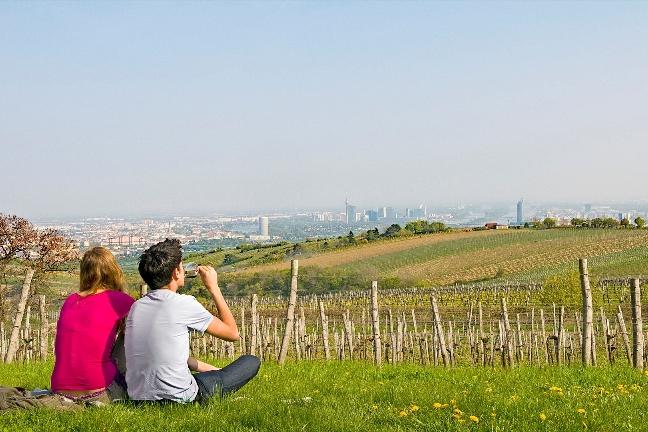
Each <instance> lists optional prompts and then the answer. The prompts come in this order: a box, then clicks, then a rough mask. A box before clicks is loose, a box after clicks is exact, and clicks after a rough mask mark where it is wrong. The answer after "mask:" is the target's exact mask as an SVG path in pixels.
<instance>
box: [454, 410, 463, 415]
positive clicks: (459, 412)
mask: <svg viewBox="0 0 648 432" xmlns="http://www.w3.org/2000/svg"><path fill="white" fill-rule="evenodd" d="M454 413H455V414H457V415H462V414H463V412H461V410H460V409H459V408H455V409H454Z"/></svg>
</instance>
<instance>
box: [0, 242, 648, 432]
mask: <svg viewBox="0 0 648 432" xmlns="http://www.w3.org/2000/svg"><path fill="white" fill-rule="evenodd" d="M493 233H494V232H493ZM455 236H456V237H455ZM412 241H415V242H417V246H416V247H413V248H410V249H403V250H401V251H400V252H394V250H393V249H391V251H390V252H389V253H387V252H386V250H389V249H390V248H392V247H394V245H402V244H405V243H408V242H412ZM401 242H402V243H401ZM427 242H430V244H427ZM372 246H373V245H369V246H364V247H359V248H357V249H353V248H350V249H349V250H345V251H338V252H335V253H331V255H329V256H327V255H326V254H321V255H318V254H315V255H313V256H312V257H310V258H306V259H304V260H292V261H288V262H287V264H284V263H280V264H276V265H280V266H286V265H287V266H288V267H289V269H288V274H287V275H286V276H285V277H282V278H280V281H281V282H282V283H285V284H286V286H285V290H284V291H283V294H275V293H273V294H264V293H262V292H260V293H252V294H245V295H232V293H230V295H229V296H228V298H227V299H228V303H229V304H230V306H231V308H232V310H233V312H234V314H235V316H236V318H237V321H238V324H239V329H240V333H241V339H240V340H239V341H237V342H223V341H220V340H217V339H215V338H213V337H210V336H205V335H200V334H192V337H191V346H190V348H191V352H192V355H194V356H196V357H199V358H201V359H203V360H205V361H208V362H210V363H212V364H216V365H225V364H227V363H228V362H229V361H231V360H232V359H234V358H236V357H237V356H239V355H242V354H254V355H257V356H259V357H260V358H261V359H262V360H263V364H262V369H261V372H260V374H259V376H258V377H257V378H256V379H255V380H253V381H252V383H251V384H250V385H249V386H247V387H245V388H244V389H243V390H242V391H241V392H240V393H238V394H237V395H235V396H234V397H232V398H230V399H226V400H223V401H213V402H212V403H210V404H209V406H207V407H195V406H186V407H168V409H165V408H159V407H131V406H128V405H126V406H111V407H107V408H104V409H102V410H99V411H96V410H89V411H86V412H84V413H82V414H80V415H76V416H71V415H70V414H68V413H52V412H48V411H36V412H33V413H27V412H14V413H11V414H8V415H5V416H4V417H3V421H4V424H6V425H7V426H6V427H8V428H10V429H16V428H20V427H21V426H22V425H24V424H29V425H31V426H30V427H32V429H33V430H69V429H70V428H72V429H76V430H90V429H93V430H113V429H115V428H118V429H120V430H122V429H123V430H148V429H149V428H150V427H151V425H153V427H154V428H161V427H165V428H166V429H168V430H186V428H187V427H190V428H193V429H209V428H214V427H216V428H217V429H219V430H237V431H238V430H358V431H360V430H368V429H372V430H418V429H426V430H467V429H469V430H580V429H583V428H590V429H594V430H612V429H619V430H633V429H635V430H636V429H639V430H641V420H640V418H639V417H640V416H639V414H638V413H639V412H641V408H640V407H642V406H643V405H644V404H645V402H646V400H647V398H646V395H645V390H644V388H645V386H646V385H648V381H647V380H648V375H645V374H643V373H642V372H643V367H644V365H645V363H646V361H648V358H646V353H648V347H647V346H646V341H645V338H644V336H643V334H644V329H645V326H644V325H643V321H642V317H641V311H642V304H645V303H646V301H648V299H646V294H645V291H646V290H645V289H643V292H642V285H643V284H645V282H646V280H647V279H648V276H642V275H648V271H647V270H648V268H647V266H646V263H647V262H648V260H647V259H646V250H647V246H646V237H645V235H644V233H643V232H636V231H627V232H625V231H621V230H617V231H616V232H613V231H600V232H597V231H577V230H565V231H561V230H556V231H555V232H551V233H550V234H547V232H541V231H536V232H534V231H519V232H510V233H505V234H500V233H494V234H491V233H489V232H478V233H450V234H440V235H431V236H424V237H420V238H414V239H406V240H399V241H395V242H393V243H392V242H385V243H384V244H379V245H376V246H377V247H378V246H379V247H380V251H381V252H380V253H378V250H373V251H371V252H368V253H367V254H366V255H362V257H361V256H360V254H358V253H359V252H360V251H362V250H363V248H370V247H372ZM388 246H389V247H388ZM409 246H412V245H411V243H410V244H409ZM398 247H399V248H400V247H401V246H398ZM585 252H589V253H591V254H593V255H592V257H591V258H590V259H589V260H586V261H583V262H581V264H580V265H579V260H578V255H580V254H581V253H585ZM245 253H255V252H253V251H252V252H245ZM257 253H258V252H257ZM352 253H356V254H358V260H357V262H352V261H349V262H346V261H344V262H343V260H340V259H339V256H338V255H339V254H342V255H341V256H346V254H352ZM334 255H335V256H336V258H335V259H337V260H338V261H334V260H333V258H334ZM453 256H454V257H455V258H454V260H453V259H452V258H451V257H453ZM324 257H326V260H331V261H329V264H326V262H327V261H324ZM470 257H472V258H470ZM573 257H576V258H573ZM199 258H200V257H199ZM208 259H210V258H209V256H205V257H204V260H203V261H202V262H208V261H206V260H208ZM319 259H321V260H322V261H319V263H320V264H321V265H323V266H326V265H328V266H329V267H318V268H323V269H327V268H328V269H335V268H338V269H339V268H344V267H346V268H351V267H353V266H356V267H355V269H356V270H354V271H361V270H362V271H370V269H372V268H374V269H375V268H382V271H384V274H387V275H390V274H399V273H398V272H404V271H407V272H410V273H411V272H413V271H414V270H412V269H415V268H416V266H420V268H419V270H416V271H417V272H420V273H419V274H425V275H428V274H432V275H433V274H436V273H435V272H437V271H439V272H440V270H437V268H436V266H437V265H440V263H441V262H445V263H446V264H445V265H446V266H445V271H447V272H450V270H452V269H453V268H454V269H457V270H456V273H454V274H453V273H448V274H452V275H453V276H452V277H447V278H446V279H444V280H447V281H450V282H448V283H446V284H441V283H435V284H434V285H433V286H425V285H424V284H423V285H421V286H410V287H393V286H389V285H387V284H384V281H385V280H388V278H387V279H381V278H377V279H376V281H375V282H372V281H368V282H367V283H366V284H365V285H364V286H363V287H361V288H360V289H352V290H348V289H347V290H337V291H331V292H324V293H318V294H314V293H312V292H311V291H310V290H304V289H303V286H304V285H305V283H306V282H307V281H308V279H307V278H308V277H312V273H311V274H309V272H308V271H309V270H310V271H312V269H313V267H310V268H309V267H305V263H310V264H309V265H311V266H314V265H315V264H314V260H319ZM345 260H346V258H345ZM537 260H544V261H543V262H536V261H537ZM335 262H337V264H334V263H335ZM431 263H433V264H431ZM477 264H479V265H477ZM516 265H517V266H520V267H524V268H526V269H527V270H525V271H524V272H522V273H515V272H514V271H513V270H514V269H515V268H516V267H515V266H516ZM493 266H496V267H497V268H498V271H499V272H500V273H502V272H504V273H505V274H504V276H502V277H496V278H483V279H482V278H479V277H477V276H478V275H479V274H480V273H479V272H480V271H483V272H488V271H492V270H494V269H495V267H493ZM509 266H510V267H509ZM525 266H526V267H525ZM251 269H255V270H254V271H253V272H251V273H250V274H254V273H255V272H256V271H258V267H251ZM363 269H364V270H363ZM424 269H427V270H424ZM479 269H482V270H479ZM501 269H504V270H501ZM222 270H223V273H222V274H223V275H224V276H225V277H224V279H226V276H227V275H228V274H237V273H238V272H239V271H230V272H229V273H227V271H226V270H228V269H225V268H224V269H222ZM229 270H232V269H229ZM272 271H275V270H272ZM276 271H282V270H276ZM509 271H510V272H511V273H510V274H507V273H506V272H509ZM240 272H241V273H244V271H243V269H241V270H240ZM425 272H428V273H425ZM471 272H473V273H471ZM304 275H305V276H304ZM455 275H458V276H460V277H458V278H457V279H455ZM466 275H473V276H466ZM66 277H67V278H68V279H70V278H73V277H74V276H73V275H72V276H69V275H68V276H65V275H62V274H61V275H56V277H55V278H54V281H43V282H42V284H43V285H45V286H47V290H42V289H38V291H37V293H36V294H35V293H29V292H28V293H27V294H26V295H25V297H24V298H23V297H20V298H17V297H15V298H13V299H12V300H13V302H14V303H15V304H18V305H20V304H22V303H23V302H24V306H25V308H24V314H23V316H20V317H18V316H16V317H14V319H13V320H12V321H7V320H5V321H3V322H2V323H0V354H1V355H2V358H3V359H4V360H6V362H5V363H4V364H1V365H0V377H1V378H2V382H3V384H4V385H19V386H26V387H47V386H48V385H49V374H50V373H51V368H52V363H51V362H52V342H53V340H54V337H55V331H56V326H55V323H56V320H57V319H58V307H59V304H60V298H62V296H63V295H64V290H61V291H60V294H58V295H57V294H56V292H57V291H58V290H59V289H60V287H63V286H65V284H66ZM432 277H434V276H432ZM128 278H129V281H130V287H131V293H132V294H133V295H135V296H137V295H145V294H146V290H147V288H146V286H144V285H141V282H138V280H137V279H136V278H135V277H134V275H132V274H131V275H128ZM19 280H20V279H18V278H17V279H16V281H19ZM438 280H441V279H438ZM461 281H463V282H461ZM52 282H54V283H52ZM40 283H41V282H40V281H39V284H40ZM43 285H40V286H41V287H42V286H43ZM384 285H387V286H384ZM189 289H190V290H191V292H192V293H197V294H199V293H200V291H199V289H200V286H199V284H195V285H194V286H193V287H189ZM225 290H226V291H225V292H226V294H227V289H225ZM42 292H44V293H45V294H41V293H42ZM206 306H207V307H208V308H211V307H213V305H210V304H209V302H207V303H206ZM18 309H19V308H18ZM7 310H10V311H15V310H16V309H15V308H12V309H7ZM5 316H9V314H7V313H6V312H5ZM16 323H18V324H16ZM16 332H17V335H18V338H17V339H16V343H15V344H13V345H12V343H11V339H12V338H11V335H12V334H14V333H16ZM583 366H587V367H583ZM104 410H105V411H104ZM102 412H105V413H107V414H102ZM215 425H217V426H215Z"/></svg>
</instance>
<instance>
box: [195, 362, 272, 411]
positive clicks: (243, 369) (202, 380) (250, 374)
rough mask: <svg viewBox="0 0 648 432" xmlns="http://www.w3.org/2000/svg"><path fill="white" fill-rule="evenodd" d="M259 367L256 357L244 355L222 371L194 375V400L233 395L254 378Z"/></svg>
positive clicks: (202, 400)
mask: <svg viewBox="0 0 648 432" xmlns="http://www.w3.org/2000/svg"><path fill="white" fill-rule="evenodd" d="M259 367H261V361H260V360H259V358H258V357H255V356H252V355H244V356H241V357H239V358H237V359H236V360H234V361H233V362H232V363H230V364H228V365H227V366H225V367H224V368H223V369H219V370H215V371H209V372H200V373H197V374H195V375H194V378H195V379H196V383H197V384H198V396H197V397H196V400H198V401H200V402H204V401H206V400H207V399H209V398H210V397H212V396H220V397H222V396H227V395H228V394H230V393H234V392H235V391H237V390H238V389H240V388H241V387H243V386H244V385H245V384H247V382H248V381H250V380H251V379H252V378H254V377H255V376H256V374H257V373H258V372H259Z"/></svg>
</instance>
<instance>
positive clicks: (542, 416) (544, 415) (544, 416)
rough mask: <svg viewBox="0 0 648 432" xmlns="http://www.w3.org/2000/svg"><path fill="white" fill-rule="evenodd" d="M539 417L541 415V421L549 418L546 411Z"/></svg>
mask: <svg viewBox="0 0 648 432" xmlns="http://www.w3.org/2000/svg"><path fill="white" fill-rule="evenodd" d="M539 417H540V421H545V420H547V414H545V413H540V415H539Z"/></svg>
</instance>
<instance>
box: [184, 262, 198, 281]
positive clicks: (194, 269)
mask: <svg viewBox="0 0 648 432" xmlns="http://www.w3.org/2000/svg"><path fill="white" fill-rule="evenodd" d="M198 265H199V264H196V263H195V262H188V263H186V264H185V265H184V271H185V277H186V278H195V277H196V276H198Z"/></svg>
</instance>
